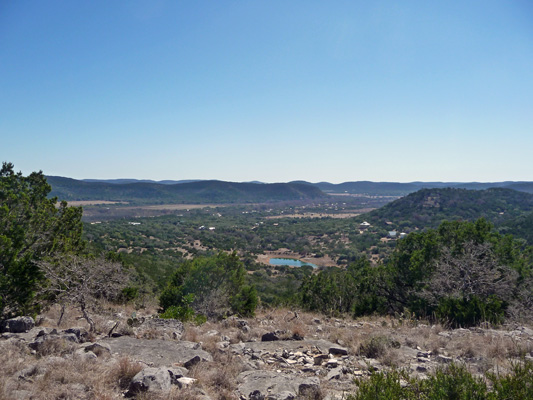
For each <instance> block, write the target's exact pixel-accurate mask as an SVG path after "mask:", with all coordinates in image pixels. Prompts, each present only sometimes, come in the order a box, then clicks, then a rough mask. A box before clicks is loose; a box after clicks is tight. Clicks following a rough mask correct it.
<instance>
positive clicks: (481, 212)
mask: <svg viewBox="0 0 533 400" xmlns="http://www.w3.org/2000/svg"><path fill="white" fill-rule="evenodd" d="M531 211H533V195H531V194H529V193H524V192H517V191H515V190H511V189H499V188H497V189H487V190H467V189H453V188H444V189H422V190H419V191H417V192H415V193H411V194H410V195H408V196H405V197H403V198H401V199H398V200H395V201H393V202H391V203H389V204H387V205H385V206H383V207H382V208H380V209H378V210H374V211H372V212H371V213H369V214H367V215H365V216H364V217H365V218H367V219H368V221H369V222H371V223H374V224H376V225H380V224H381V225H383V224H384V223H385V222H392V226H393V227H394V228H396V229H401V230H410V231H413V230H415V229H424V228H436V227H437V226H438V225H440V223H441V222H442V221H446V220H449V221H455V220H467V221H468V220H469V221H472V220H475V219H477V218H485V219H487V220H489V221H491V222H493V223H494V224H497V225H498V224H501V223H503V222H504V221H507V220H511V219H512V218H515V217H517V216H519V215H522V214H523V213H527V212H531Z"/></svg>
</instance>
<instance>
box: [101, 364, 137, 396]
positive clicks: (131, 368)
mask: <svg viewBox="0 0 533 400" xmlns="http://www.w3.org/2000/svg"><path fill="white" fill-rule="evenodd" d="M142 369H143V367H142V365H141V364H140V363H138V362H135V361H132V360H130V359H129V358H128V357H121V358H119V359H118V360H117V362H116V364H115V367H113V368H111V369H110V371H109V374H108V375H107V380H108V382H109V383H111V384H113V385H116V386H117V387H118V388H120V389H121V390H126V389H127V388H128V386H129V385H130V382H131V380H132V379H133V377H134V376H135V375H137V373H139V372H140V371H141V370H142Z"/></svg>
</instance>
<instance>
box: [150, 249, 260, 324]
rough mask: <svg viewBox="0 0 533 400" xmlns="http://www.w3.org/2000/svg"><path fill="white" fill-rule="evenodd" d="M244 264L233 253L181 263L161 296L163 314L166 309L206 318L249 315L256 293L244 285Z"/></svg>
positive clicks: (255, 302) (252, 311)
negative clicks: (186, 311) (189, 312)
mask: <svg viewBox="0 0 533 400" xmlns="http://www.w3.org/2000/svg"><path fill="white" fill-rule="evenodd" d="M245 274H246V271H245V269H244V265H243V264H242V262H241V261H240V260H239V257H238V256H237V254H236V253H232V254H226V253H219V254H218V255H216V256H212V257H197V258H195V259H194V260H191V261H186V262H184V263H183V264H181V265H180V266H179V267H178V268H177V269H176V271H175V272H174V274H173V275H172V277H171V279H170V281H169V283H168V286H167V288H166V289H165V290H164V291H163V292H162V293H161V296H160V298H159V304H160V306H161V309H162V311H163V312H165V311H166V310H167V309H168V308H169V307H172V306H175V307H178V309H179V308H180V307H181V309H183V310H186V309H187V308H188V307H189V306H190V307H191V308H192V309H193V310H194V312H196V313H199V314H202V315H205V316H207V317H209V318H217V317H221V316H225V315H227V314H229V313H237V314H240V315H243V316H251V315H253V313H254V311H255V307H256V306H257V293H256V291H255V289H254V288H253V287H250V286H247V285H246V284H245Z"/></svg>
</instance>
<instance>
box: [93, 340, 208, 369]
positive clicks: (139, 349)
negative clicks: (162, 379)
mask: <svg viewBox="0 0 533 400" xmlns="http://www.w3.org/2000/svg"><path fill="white" fill-rule="evenodd" d="M99 343H105V344H108V345H109V346H110V348H111V353H113V354H114V353H118V354H121V355H128V356H130V357H131V358H132V359H134V360H137V361H143V362H145V363H146V364H148V365H151V366H154V367H163V366H169V365H170V366H177V365H184V364H185V363H188V362H189V361H191V360H192V359H193V358H194V357H196V356H198V357H200V361H212V360H213V357H212V356H211V354H209V353H208V352H206V351H205V350H202V349H201V348H200V345H199V344H198V343H193V342H186V341H180V342H176V341H171V340H162V339H151V340H148V339H136V338H134V337H130V336H122V337H119V338H105V339H103V340H102V341H101V342H99Z"/></svg>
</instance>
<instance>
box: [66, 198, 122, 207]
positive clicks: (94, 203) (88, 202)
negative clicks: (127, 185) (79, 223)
mask: <svg viewBox="0 0 533 400" xmlns="http://www.w3.org/2000/svg"><path fill="white" fill-rule="evenodd" d="M102 204H103V205H105V204H129V203H128V202H127V201H109V200H74V201H69V202H68V205H69V206H72V207H78V206H98V205H102Z"/></svg>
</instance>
